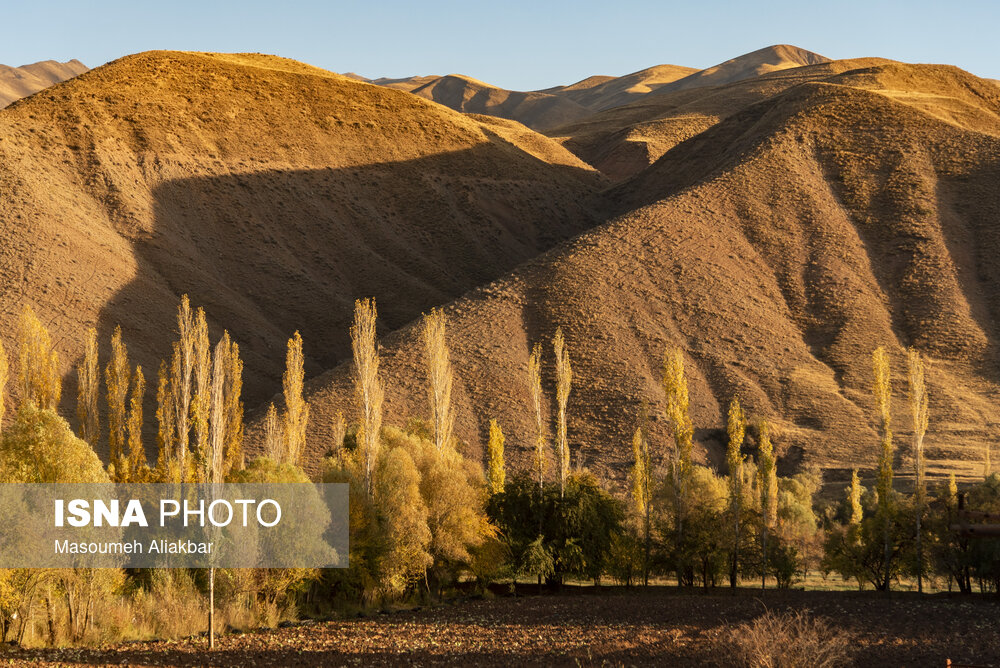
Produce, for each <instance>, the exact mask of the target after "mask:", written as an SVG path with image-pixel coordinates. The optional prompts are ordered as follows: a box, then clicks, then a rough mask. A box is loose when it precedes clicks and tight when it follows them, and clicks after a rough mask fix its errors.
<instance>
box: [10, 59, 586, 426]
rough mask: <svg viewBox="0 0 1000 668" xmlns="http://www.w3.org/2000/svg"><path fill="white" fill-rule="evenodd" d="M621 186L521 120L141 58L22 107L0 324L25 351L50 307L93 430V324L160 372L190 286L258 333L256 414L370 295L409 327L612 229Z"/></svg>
mask: <svg viewBox="0 0 1000 668" xmlns="http://www.w3.org/2000/svg"><path fill="white" fill-rule="evenodd" d="M604 185H605V181H604V179H603V177H601V175H600V174H598V173H597V172H596V171H595V170H594V169H592V168H590V167H589V166H588V165H586V164H584V163H583V162H581V161H580V160H579V159H578V158H576V157H575V156H573V155H572V154H571V153H569V152H568V151H566V150H565V149H564V148H562V147H561V146H559V145H558V144H556V143H555V142H552V141H551V140H548V139H546V138H545V137H542V136H541V135H537V134H535V133H533V132H531V131H529V130H526V129H525V128H524V127H523V126H522V125H520V124H515V123H510V122H507V121H503V120H500V119H493V118H479V119H477V118H473V117H470V116H465V115H462V114H459V113H457V112H454V111H451V110H449V109H447V108H445V107H442V106H440V105H436V104H432V103H430V102H426V101H424V100H421V99H419V98H418V97H416V96H413V95H409V94H407V93H404V92H401V91H395V90H390V89H386V88H382V87H378V86H372V85H369V84H366V83H359V82H357V81H354V80H351V79H348V78H345V77H341V76H339V75H336V74H332V73H330V72H326V71H324V70H320V69H317V68H313V67H310V66H307V65H303V64H300V63H296V62H294V61H289V60H285V59H280V58H274V57H264V56H254V55H242V56H223V55H211V54H195V53H170V52H151V53H144V54H139V55H135V56H129V57H126V58H123V59H121V60H118V61H115V62H113V63H110V64H108V65H106V66H103V67H100V68H97V69H95V70H92V71H90V72H88V73H86V74H84V75H82V76H80V77H77V78H75V79H73V80H71V81H68V82H66V83H64V84H61V85H57V86H55V87H52V88H50V89H48V90H46V91H44V92H42V93H40V94H36V95H34V96H33V97H31V98H29V99H25V100H21V101H19V102H16V103H14V104H13V105H11V106H10V107H8V108H6V109H4V110H3V111H2V112H0V191H2V192H3V193H4V195H3V198H2V200H0V221H2V226H0V235H2V242H0V243H2V248H3V253H4V258H3V263H2V266H3V270H2V273H0V290H2V293H3V295H4V306H3V313H2V314H0V327H2V331H3V332H4V336H5V338H6V340H5V343H6V344H7V346H8V350H12V349H14V341H13V337H14V336H15V333H16V322H17V316H18V313H19V311H20V309H21V305H22V304H24V303H30V304H32V305H33V306H34V308H35V309H36V310H37V311H39V313H40V315H41V317H42V318H43V320H45V321H46V322H47V323H48V324H49V327H50V329H51V330H52V331H53V338H54V340H55V341H56V345H57V349H58V351H59V353H60V354H61V356H62V361H63V365H64V367H65V370H66V372H67V389H66V391H65V392H64V402H65V403H66V405H65V407H64V408H65V410H64V413H65V414H66V415H72V413H73V411H72V399H73V398H74V397H75V384H74V378H73V376H74V375H75V374H71V373H69V372H70V370H71V368H72V367H71V364H73V363H74V362H75V361H76V360H77V358H78V357H79V355H80V354H81V350H82V345H83V340H82V337H81V336H80V332H82V331H83V328H84V327H86V326H87V325H91V324H96V325H97V326H98V327H99V329H100V331H101V332H102V337H101V338H102V340H103V341H104V343H105V345H106V342H107V335H108V332H110V331H111V329H113V327H114V325H115V324H118V323H120V324H121V325H122V327H123V329H124V331H125V332H127V334H126V343H127V345H128V346H129V350H130V352H131V354H132V356H133V359H134V361H137V362H140V363H141V364H142V365H143V366H144V367H145V368H146V370H147V374H148V373H151V372H152V373H155V369H156V365H157V364H158V360H159V359H161V358H164V357H167V356H169V353H170V344H169V341H170V339H171V338H172V336H173V333H172V329H173V318H174V313H175V310H176V306H177V300H178V298H179V295H180V294H182V293H185V292H186V293H189V294H190V295H191V299H192V301H193V302H194V303H195V304H198V305H204V306H205V307H206V309H207V311H208V313H209V314H211V315H210V320H211V327H212V330H213V338H214V337H216V336H218V335H219V334H221V331H222V329H228V330H229V331H231V332H232V333H233V334H234V335H235V336H236V337H237V338H238V339H239V340H240V345H241V349H242V351H243V353H244V356H245V358H246V361H247V368H248V374H247V383H248V385H247V390H248V397H247V400H248V404H249V405H251V406H252V405H254V403H255V400H256V401H259V400H260V399H262V398H264V397H266V396H269V395H270V394H271V393H272V392H273V391H274V388H275V386H276V385H278V384H280V373H281V370H282V368H283V363H284V360H283V357H284V345H285V341H286V340H287V338H288V337H289V336H290V335H291V334H292V333H293V332H294V331H295V330H297V329H298V330H301V332H302V334H303V336H304V337H305V339H306V341H308V342H309V343H308V351H309V355H310V359H309V366H310V367H311V369H312V373H318V372H320V371H322V370H324V369H326V368H329V367H331V366H333V365H334V364H335V363H336V362H338V361H340V360H341V359H343V358H344V356H345V354H346V353H347V352H348V351H349V345H348V340H349V339H348V332H347V329H348V323H349V320H350V317H351V312H352V307H353V301H354V299H355V298H357V297H360V296H367V295H374V296H376V298H377V299H378V302H379V305H380V307H381V312H382V314H383V316H384V319H383V321H382V325H383V326H384V327H385V328H386V329H387V330H388V329H394V328H397V327H400V326H402V325H404V324H405V323H407V322H408V321H410V320H411V319H412V318H414V317H415V316H417V315H419V314H420V312H421V311H423V310H426V309H428V308H430V307H431V306H434V305H436V304H440V303H444V302H447V301H449V300H451V299H453V298H455V297H458V296H460V295H461V294H463V293H464V292H466V291H467V290H469V289H470V288H472V287H474V286H476V285H480V284H482V283H485V282H488V281H490V280H492V279H494V278H496V277H498V276H500V275H502V274H503V273H504V272H506V271H508V270H510V269H512V268H513V267H515V266H516V265H517V264H519V263H521V262H522V261H524V260H527V259H530V258H532V257H535V256H536V255H537V254H538V253H539V252H541V251H543V250H546V249H548V248H550V247H552V246H553V245H555V244H556V243H558V242H560V241H562V240H564V239H566V238H569V237H571V236H573V235H574V234H576V233H578V232H581V231H583V230H585V229H588V228H590V227H592V226H593V225H595V224H596V223H597V222H599V221H600V220H601V215H602V214H601V213H600V212H599V211H598V209H597V202H598V200H597V194H598V192H599V190H600V189H601V188H602V187H604ZM151 370H152V371H151ZM255 398H256V399H255Z"/></svg>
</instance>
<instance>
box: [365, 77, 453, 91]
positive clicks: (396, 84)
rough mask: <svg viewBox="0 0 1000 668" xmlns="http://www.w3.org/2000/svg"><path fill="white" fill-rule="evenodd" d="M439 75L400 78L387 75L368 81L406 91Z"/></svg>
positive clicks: (429, 81) (434, 79)
mask: <svg viewBox="0 0 1000 668" xmlns="http://www.w3.org/2000/svg"><path fill="white" fill-rule="evenodd" d="M440 78H441V77H438V76H433V75H431V76H423V77H419V76H418V77H403V78H401V79H390V78H388V77H379V78H378V79H370V80H369V81H370V82H371V83H373V84H375V85H377V86H385V87H386V88H395V89H397V90H405V91H407V92H410V91H413V90H414V89H415V88H420V87H421V86H423V85H425V84H429V83H431V82H432V81H436V80H437V79H440Z"/></svg>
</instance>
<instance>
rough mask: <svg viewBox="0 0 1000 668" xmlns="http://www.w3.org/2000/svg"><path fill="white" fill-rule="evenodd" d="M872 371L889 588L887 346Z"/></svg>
mask: <svg viewBox="0 0 1000 668" xmlns="http://www.w3.org/2000/svg"><path fill="white" fill-rule="evenodd" d="M872 371H873V375H874V382H873V384H872V392H873V394H874V396H875V410H876V412H877V413H878V428H879V438H880V440H881V448H880V451H879V460H878V482H877V483H876V491H877V492H878V512H879V515H880V516H881V519H882V524H883V527H882V529H883V530H882V538H883V552H884V554H883V559H884V568H885V588H886V591H889V588H890V582H889V577H890V575H891V562H890V559H891V556H892V513H893V495H892V494H893V492H892V456H893V455H892V408H891V405H890V404H891V402H892V383H891V380H890V371H889V355H888V354H887V353H886V352H885V348H883V347H882V346H879V347H878V348H876V349H875V351H874V352H873V353H872Z"/></svg>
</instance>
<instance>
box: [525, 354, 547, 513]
mask: <svg viewBox="0 0 1000 668" xmlns="http://www.w3.org/2000/svg"><path fill="white" fill-rule="evenodd" d="M528 393H529V394H530V395H531V405H532V408H533V409H534V416H535V473H536V474H538V493H539V494H541V492H542V487H543V486H544V484H545V463H546V460H545V445H546V443H545V422H544V420H543V419H542V344H540V343H536V344H535V347H534V348H533V349H532V351H531V354H530V355H529V356H528Z"/></svg>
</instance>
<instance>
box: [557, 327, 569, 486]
mask: <svg viewBox="0 0 1000 668" xmlns="http://www.w3.org/2000/svg"><path fill="white" fill-rule="evenodd" d="M552 348H553V351H554V352H555V357H556V404H557V406H558V407H559V416H558V425H559V431H558V452H559V495H560V496H563V495H564V494H565V491H566V479H567V478H568V477H569V439H568V437H567V433H566V405H567V403H568V402H569V392H570V387H571V386H572V384H573V369H572V366H571V365H570V361H569V349H568V348H567V346H566V339H565V338H564V337H563V333H562V329H561V328H556V335H555V338H554V339H553V340H552Z"/></svg>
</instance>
